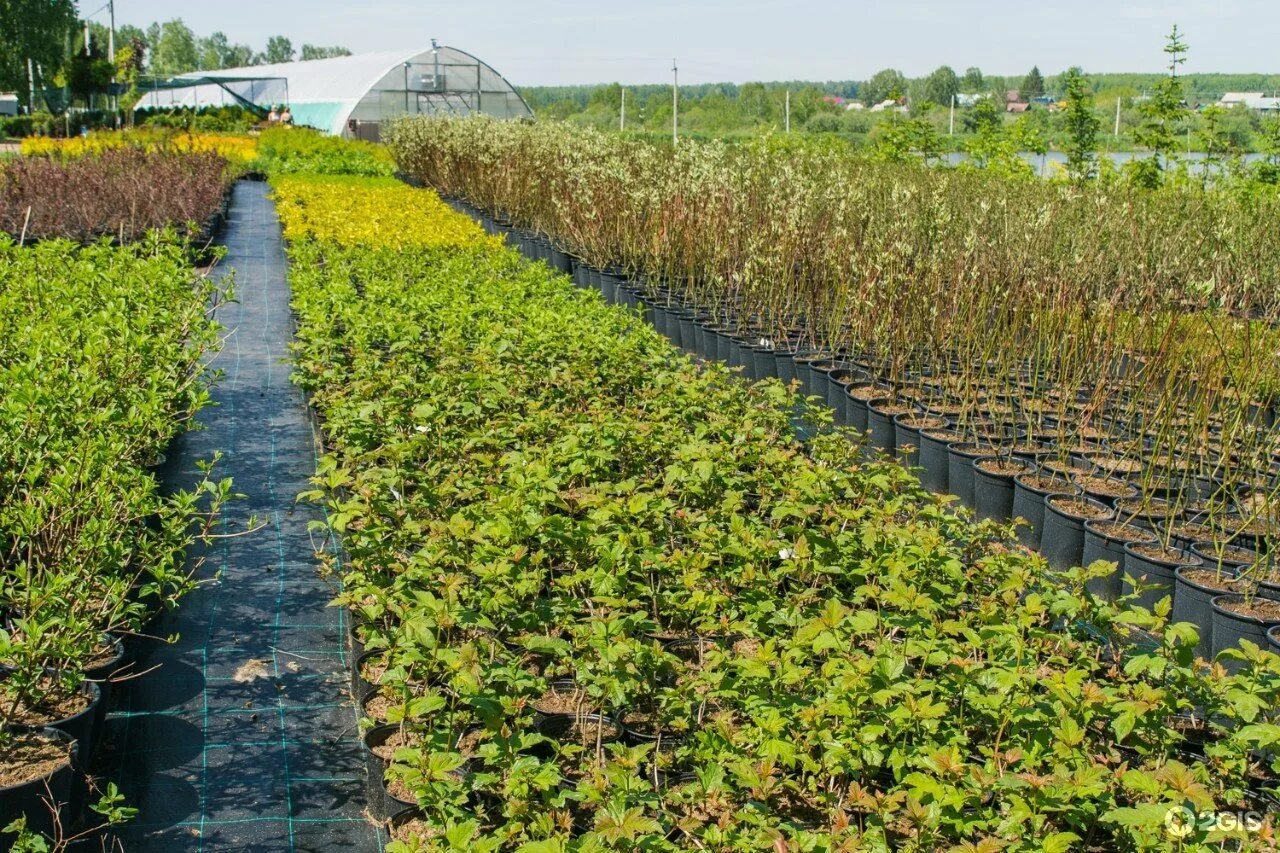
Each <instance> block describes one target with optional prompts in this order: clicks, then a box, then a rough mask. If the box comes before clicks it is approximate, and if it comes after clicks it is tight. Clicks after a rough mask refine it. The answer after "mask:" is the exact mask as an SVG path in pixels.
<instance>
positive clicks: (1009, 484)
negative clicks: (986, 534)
mask: <svg viewBox="0 0 1280 853" xmlns="http://www.w3.org/2000/svg"><path fill="white" fill-rule="evenodd" d="M997 462H999V463H1008V464H1012V465H1015V466H1018V467H1019V469H1020V470H1019V471H1016V472H1013V471H1011V472H1009V473H1000V472H996V471H989V470H987V469H986V468H984V467H983V465H984V464H986V463H991V464H994V463H997ZM1030 470H1031V463H1030V462H1026V461H1024V460H1020V459H1016V458H1014V459H1001V458H1000V457H998V456H979V457H978V458H977V459H974V460H973V509H974V515H975V516H976V517H977V519H978V520H979V521H982V520H984V519H992V520H994V521H999V522H1007V521H1010V520H1012V518H1013V478H1014V477H1015V476H1016V475H1017V474H1020V473H1025V472H1027V471H1030Z"/></svg>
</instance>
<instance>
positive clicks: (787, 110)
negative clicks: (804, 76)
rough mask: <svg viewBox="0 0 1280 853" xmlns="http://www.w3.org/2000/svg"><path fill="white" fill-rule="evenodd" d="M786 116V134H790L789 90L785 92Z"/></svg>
mask: <svg viewBox="0 0 1280 853" xmlns="http://www.w3.org/2000/svg"><path fill="white" fill-rule="evenodd" d="M786 115H787V119H786V121H787V133H790V132H791V90H790V89H788V90H787V99H786Z"/></svg>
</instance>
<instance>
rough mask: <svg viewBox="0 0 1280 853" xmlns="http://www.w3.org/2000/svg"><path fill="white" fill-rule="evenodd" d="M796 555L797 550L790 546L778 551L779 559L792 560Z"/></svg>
mask: <svg viewBox="0 0 1280 853" xmlns="http://www.w3.org/2000/svg"><path fill="white" fill-rule="evenodd" d="M795 555H796V552H795V551H793V550H791V549H790V548H783V549H782V550H781V551H779V552H778V559H780V560H790V559H791V558H792V557H794V556H795Z"/></svg>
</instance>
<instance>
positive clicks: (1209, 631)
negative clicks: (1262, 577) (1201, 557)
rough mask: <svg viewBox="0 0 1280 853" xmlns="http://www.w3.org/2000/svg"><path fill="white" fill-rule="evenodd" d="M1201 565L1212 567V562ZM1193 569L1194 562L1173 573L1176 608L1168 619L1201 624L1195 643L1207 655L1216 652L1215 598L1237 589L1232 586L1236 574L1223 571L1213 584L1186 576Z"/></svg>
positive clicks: (1200, 652)
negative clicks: (1210, 564) (1214, 632)
mask: <svg viewBox="0 0 1280 853" xmlns="http://www.w3.org/2000/svg"><path fill="white" fill-rule="evenodd" d="M1199 568H1201V569H1207V570H1208V571H1213V568H1212V567H1211V566H1201V567H1199ZM1191 571H1193V567H1191V566H1179V567H1178V568H1177V569H1176V570H1175V571H1174V573H1173V574H1174V593H1173V612H1172V613H1170V614H1169V620H1170V621H1171V622H1190V623H1191V624H1192V625H1195V626H1196V627H1197V628H1199V629H1200V642H1199V643H1197V644H1196V654H1197V655H1199V656H1200V657H1208V656H1209V655H1211V654H1212V653H1213V600H1214V599H1215V598H1217V597H1218V596H1219V595H1229V594H1231V593H1233V592H1237V591H1238V590H1236V589H1234V588H1233V584H1232V581H1233V580H1235V578H1234V576H1232V575H1222V576H1221V578H1220V582H1219V583H1216V584H1214V583H1204V582H1201V581H1196V580H1192V579H1191V578H1189V577H1187V573H1188V572H1191Z"/></svg>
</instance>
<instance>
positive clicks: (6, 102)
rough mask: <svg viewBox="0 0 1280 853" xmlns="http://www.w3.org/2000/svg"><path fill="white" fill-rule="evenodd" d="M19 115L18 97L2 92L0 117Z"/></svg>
mask: <svg viewBox="0 0 1280 853" xmlns="http://www.w3.org/2000/svg"><path fill="white" fill-rule="evenodd" d="M17 114H18V96H17V95H14V94H11V93H9V92H0V116H16V115H17Z"/></svg>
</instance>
